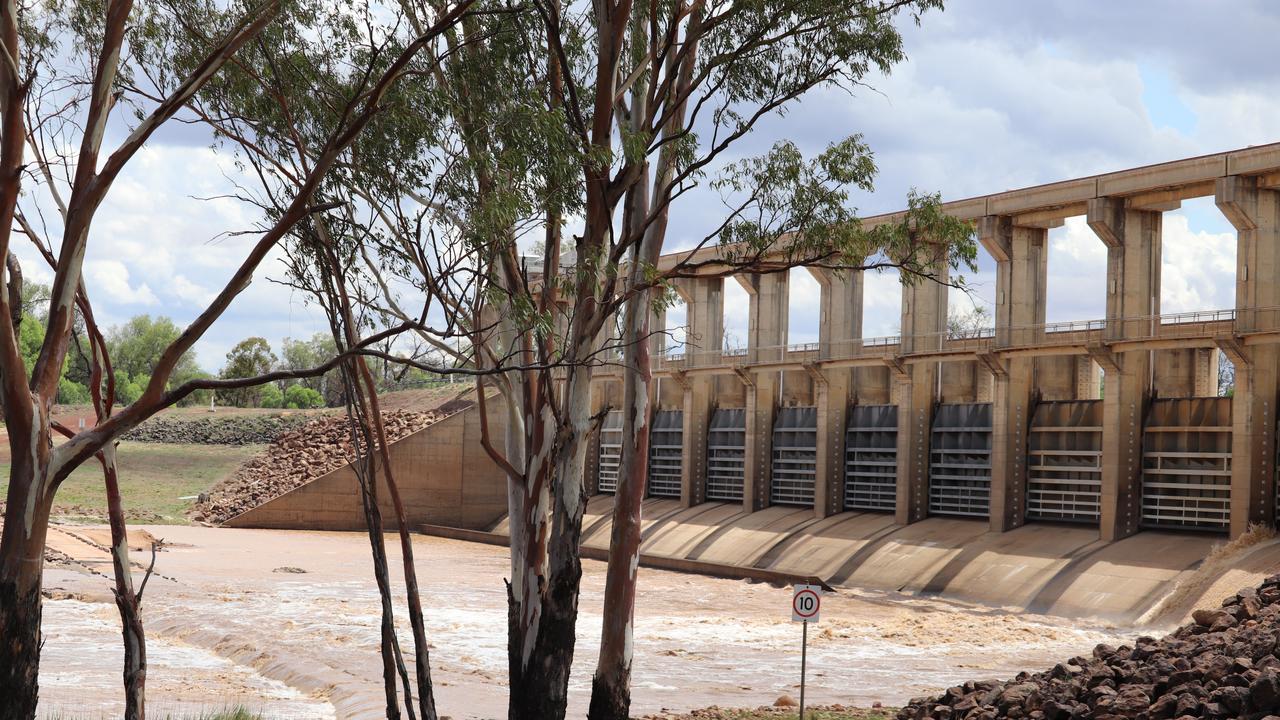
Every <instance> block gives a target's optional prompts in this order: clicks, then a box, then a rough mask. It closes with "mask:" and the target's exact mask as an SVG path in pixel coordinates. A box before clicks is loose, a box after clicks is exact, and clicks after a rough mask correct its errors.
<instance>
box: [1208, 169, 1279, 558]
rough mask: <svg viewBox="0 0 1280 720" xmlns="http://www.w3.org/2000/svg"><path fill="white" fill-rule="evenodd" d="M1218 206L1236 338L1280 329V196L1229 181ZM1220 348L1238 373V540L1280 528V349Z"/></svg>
mask: <svg viewBox="0 0 1280 720" xmlns="http://www.w3.org/2000/svg"><path fill="white" fill-rule="evenodd" d="M1215 200H1216V201H1217V204H1218V207H1219V208H1220V209H1221V210H1222V212H1223V214H1224V215H1226V216H1227V219H1228V220H1230V221H1231V224H1232V225H1234V226H1235V228H1236V232H1237V236H1236V237H1237V246H1236V247H1237V250H1236V332H1237V333H1239V332H1249V331H1254V330H1263V329H1271V328H1275V327H1277V326H1280V322H1278V321H1280V313H1277V311H1276V310H1275V308H1276V307H1277V306H1280V193H1277V192H1276V191H1274V190H1264V189H1260V188H1258V187H1257V181H1256V180H1255V179H1253V178H1244V177H1237V176H1232V177H1225V178H1220V179H1219V180H1218V182H1217V187H1216V193H1215ZM1219 345H1220V347H1221V348H1222V349H1223V350H1224V351H1225V352H1226V353H1227V354H1228V356H1230V357H1231V359H1232V362H1234V363H1235V367H1236V385H1235V394H1234V397H1233V398H1232V401H1231V414H1232V420H1231V536H1232V537H1233V538H1234V537H1237V536H1239V535H1240V534H1241V533H1243V532H1244V531H1245V529H1246V528H1248V526H1249V524H1250V523H1266V524H1274V523H1275V521H1276V512H1275V505H1276V502H1275V480H1274V477H1273V475H1274V462H1275V456H1276V450H1275V446H1276V434H1275V433H1276V392H1277V375H1278V373H1277V364H1278V363H1280V348H1277V347H1276V346H1275V345H1252V346H1249V347H1245V346H1244V345H1243V343H1241V342H1240V340H1239V338H1238V337H1231V338H1221V339H1220V340H1219Z"/></svg>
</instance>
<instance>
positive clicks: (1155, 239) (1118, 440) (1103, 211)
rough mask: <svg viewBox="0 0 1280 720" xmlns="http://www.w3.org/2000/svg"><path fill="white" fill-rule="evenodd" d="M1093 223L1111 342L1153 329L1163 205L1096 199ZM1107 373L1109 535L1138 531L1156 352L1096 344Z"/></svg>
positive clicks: (1105, 502) (1105, 510)
mask: <svg viewBox="0 0 1280 720" xmlns="http://www.w3.org/2000/svg"><path fill="white" fill-rule="evenodd" d="M1088 220H1089V227H1090V228H1091V229H1092V230H1093V231H1094V233H1096V234H1097V235H1098V237H1099V238H1100V239H1101V240H1102V242H1103V244H1105V245H1106V246H1107V327H1106V330H1105V331H1104V332H1105V336H1106V339H1107V340H1108V341H1114V340H1121V339H1124V338H1126V337H1143V336H1145V335H1148V334H1150V331H1151V324H1152V323H1154V322H1158V321H1157V320H1155V319H1153V316H1155V315H1158V314H1159V313H1160V245H1161V234H1160V224H1161V215H1160V213H1159V212H1152V211H1144V210H1133V209H1129V208H1127V207H1125V203H1124V201H1123V200H1121V199H1116V198H1095V199H1093V200H1090V201H1089V215H1088ZM1090 354H1091V355H1092V356H1093V357H1094V359H1095V360H1097V361H1098V362H1099V363H1100V364H1101V365H1102V366H1103V369H1104V371H1105V372H1106V376H1105V379H1104V387H1103V406H1102V407H1103V421H1102V427H1103V429H1102V521H1101V527H1100V532H1101V535H1102V539H1103V540H1107V541H1110V540H1119V539H1121V538H1124V537H1128V536H1129V535H1132V534H1133V533H1135V532H1137V531H1138V523H1139V518H1140V513H1141V504H1142V497H1141V492H1142V490H1141V478H1142V431H1143V418H1144V416H1145V412H1146V405H1147V401H1148V399H1149V398H1150V389H1151V352H1150V351H1148V350H1136V351H1130V352H1122V353H1113V352H1111V350H1110V349H1108V348H1107V347H1106V346H1099V347H1094V348H1090Z"/></svg>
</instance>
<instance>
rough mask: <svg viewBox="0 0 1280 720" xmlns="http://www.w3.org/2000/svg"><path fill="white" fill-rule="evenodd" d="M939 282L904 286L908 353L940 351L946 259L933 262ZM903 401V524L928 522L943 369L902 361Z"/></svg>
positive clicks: (899, 513)
mask: <svg viewBox="0 0 1280 720" xmlns="http://www.w3.org/2000/svg"><path fill="white" fill-rule="evenodd" d="M932 266H933V267H932V268H931V270H932V272H933V273H934V274H935V275H936V277H937V278H938V282H933V281H930V280H916V281H915V282H913V283H911V284H904V285H903V286H902V345H901V350H900V351H901V352H902V353H903V354H904V355H905V354H909V353H912V352H920V351H924V350H940V349H941V348H942V344H943V332H944V331H945V330H946V328H947V286H946V285H944V284H942V283H945V282H946V281H947V278H948V277H949V274H948V268H947V264H946V259H945V258H943V257H938V258H936V259H935V261H934V262H933V263H932ZM894 373H895V380H896V385H897V387H895V389H894V392H895V393H896V394H897V397H898V505H897V508H896V510H895V512H894V519H895V520H896V521H897V522H898V523H899V524H903V525H905V524H907V523H913V522H916V521H917V520H923V519H924V518H925V517H926V516H928V514H929V438H930V435H931V433H932V425H933V408H934V404H935V403H936V402H937V397H938V381H939V378H940V375H939V373H940V365H939V363H937V362H922V363H911V364H903V363H898V364H897V366H896V367H895V368H894Z"/></svg>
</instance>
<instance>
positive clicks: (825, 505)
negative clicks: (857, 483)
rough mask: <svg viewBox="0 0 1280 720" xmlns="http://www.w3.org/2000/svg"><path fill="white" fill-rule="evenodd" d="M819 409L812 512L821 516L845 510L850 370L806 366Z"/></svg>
mask: <svg viewBox="0 0 1280 720" xmlns="http://www.w3.org/2000/svg"><path fill="white" fill-rule="evenodd" d="M805 370H807V371H808V372H809V374H810V376H812V377H813V388H814V401H815V403H814V404H815V405H817V408H818V433H817V439H818V449H817V453H816V455H815V468H814V470H815V478H814V480H815V482H814V489H813V511H814V514H815V515H816V516H817V517H820V518H824V517H827V516H828V515H834V514H835V513H838V512H840V511H841V510H843V509H844V470H845V468H844V444H845V429H846V428H847V427H848V415H849V371H848V370H839V369H837V370H822V369H819V368H817V367H814V366H811V365H806V366H805Z"/></svg>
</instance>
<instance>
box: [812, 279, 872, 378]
mask: <svg viewBox="0 0 1280 720" xmlns="http://www.w3.org/2000/svg"><path fill="white" fill-rule="evenodd" d="M808 270H809V273H810V274H812V275H813V277H814V279H816V280H817V281H818V285H819V286H820V287H821V288H822V309H821V314H820V315H819V319H818V335H819V345H818V357H819V358H821V359H823V360H829V359H831V358H841V357H850V356H852V355H853V353H854V350H855V349H856V345H857V343H858V342H859V341H860V340H862V295H863V291H864V288H865V285H864V283H863V278H862V271H861V270H843V271H836V270H831V269H829V268H815V267H811V268H808Z"/></svg>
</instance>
